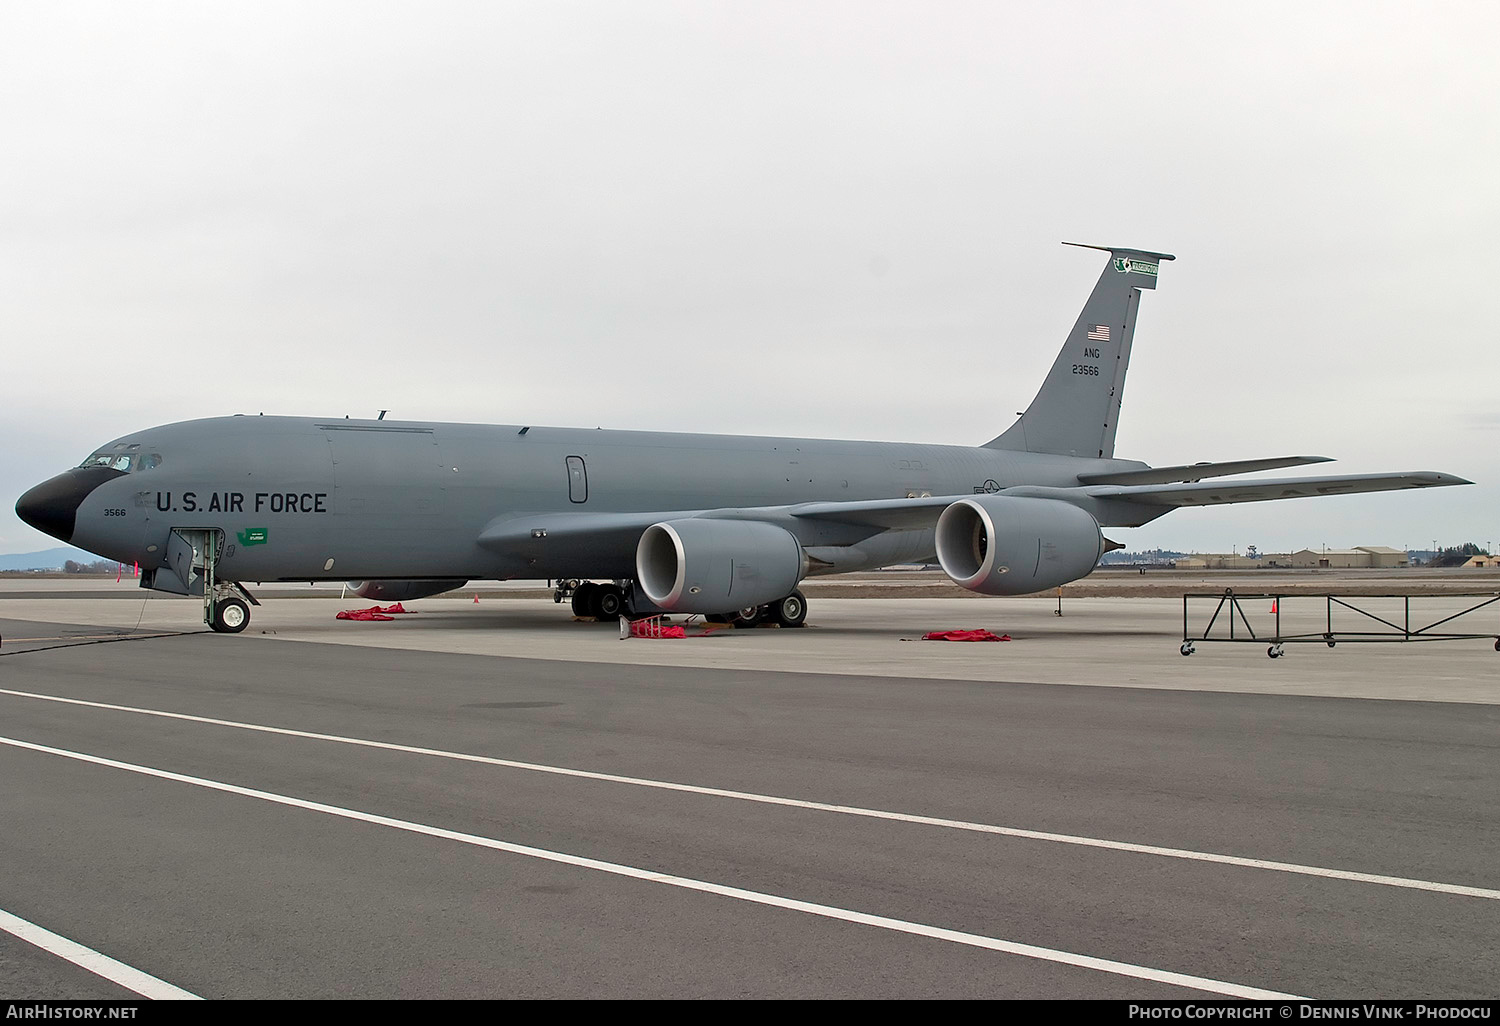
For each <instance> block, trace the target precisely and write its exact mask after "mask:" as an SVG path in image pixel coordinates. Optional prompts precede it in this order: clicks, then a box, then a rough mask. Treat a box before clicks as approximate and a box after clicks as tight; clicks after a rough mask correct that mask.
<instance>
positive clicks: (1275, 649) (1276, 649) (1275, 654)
mask: <svg viewBox="0 0 1500 1026" xmlns="http://www.w3.org/2000/svg"><path fill="white" fill-rule="evenodd" d="M1284 654H1285V653H1283V652H1282V651H1281V646H1280V645H1272V646H1271V647H1270V648H1268V649H1266V655H1268V656H1270V657H1271V658H1272V659H1280V658H1281V657H1282V655H1284Z"/></svg>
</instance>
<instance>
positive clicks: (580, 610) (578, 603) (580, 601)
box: [573, 581, 599, 616]
mask: <svg viewBox="0 0 1500 1026" xmlns="http://www.w3.org/2000/svg"><path fill="white" fill-rule="evenodd" d="M598 587H599V586H598V585H597V584H595V583H594V582H592V581H584V582H583V583H582V584H580V585H579V586H578V587H576V588H574V589H573V615H574V616H593V615H594V611H593V606H594V590H595V589H596V588H598Z"/></svg>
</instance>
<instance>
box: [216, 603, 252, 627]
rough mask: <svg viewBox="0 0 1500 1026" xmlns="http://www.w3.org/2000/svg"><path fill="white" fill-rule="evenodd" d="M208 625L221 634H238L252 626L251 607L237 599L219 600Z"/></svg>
mask: <svg viewBox="0 0 1500 1026" xmlns="http://www.w3.org/2000/svg"><path fill="white" fill-rule="evenodd" d="M208 625H209V626H210V627H212V628H213V629H214V630H216V631H218V632H219V633H220V634H238V633H240V632H241V631H243V630H244V629H245V628H246V627H248V626H249V625H250V607H249V606H248V605H247V604H245V603H244V602H243V601H241V600H240V599H237V598H226V599H218V600H217V601H215V602H214V612H213V616H212V617H211V618H210V619H209V621H208Z"/></svg>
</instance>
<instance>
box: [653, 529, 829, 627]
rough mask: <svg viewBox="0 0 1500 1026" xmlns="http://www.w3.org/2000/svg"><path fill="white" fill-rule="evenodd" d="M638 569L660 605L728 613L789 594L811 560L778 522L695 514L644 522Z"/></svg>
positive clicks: (669, 607) (687, 609) (674, 610)
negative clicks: (651, 522)
mask: <svg viewBox="0 0 1500 1026" xmlns="http://www.w3.org/2000/svg"><path fill="white" fill-rule="evenodd" d="M635 571H636V573H635V576H636V580H637V581H638V582H639V583H640V586H641V590H642V591H644V592H645V593H646V597H647V598H649V599H650V600H651V601H652V602H654V603H656V605H658V606H660V607H661V608H662V609H670V610H672V611H673V612H681V613H727V612H731V611H733V610H736V609H744V608H747V607H749V606H759V605H764V604H765V603H767V602H775V601H776V600H777V599H781V598H785V597H786V596H788V595H790V594H791V593H792V592H793V591H794V590H796V587H797V582H798V581H800V580H802V577H803V575H804V574H805V573H806V572H807V560H806V558H805V557H804V556H803V554H802V546H801V545H800V544H798V542H797V539H796V538H794V537H793V536H792V534H791V532H789V531H785V530H782V529H781V528H779V527H777V526H776V525H775V524H764V523H759V522H757V521H752V520H704V519H697V518H694V519H688V520H669V521H666V522H664V523H660V524H653V525H652V526H650V527H648V528H646V533H645V534H643V535H641V541H640V544H639V545H637V546H636V550H635Z"/></svg>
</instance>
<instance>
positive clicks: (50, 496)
mask: <svg viewBox="0 0 1500 1026" xmlns="http://www.w3.org/2000/svg"><path fill="white" fill-rule="evenodd" d="M122 473H123V472H122V471H119V470H113V469H111V468H109V467H78V468H76V469H74V470H70V471H68V472H67V473H65V474H58V475H57V476H56V477H54V478H51V479H50V480H47V481H43V482H42V483H41V484H39V485H37V486H36V487H35V488H32V489H31V490H30V491H28V492H27V493H26V494H25V495H22V496H21V498H20V499H18V500H17V501H16V516H18V517H20V518H21V519H22V520H23V521H25V522H26V523H27V524H30V525H31V526H32V527H34V528H36V529H37V530H38V531H41V532H43V533H44V534H50V535H51V536H52V537H54V538H56V539H57V540H59V541H63V542H71V541H72V540H73V528H74V524H75V522H76V520H77V518H78V507H79V506H81V505H82V504H83V500H84V499H86V498H88V494H89V493H90V492H92V491H93V490H94V489H95V488H98V487H99V486H100V485H101V484H103V483H104V482H105V481H108V480H110V479H111V478H116V477H119V476H120V475H121V474H122Z"/></svg>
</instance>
